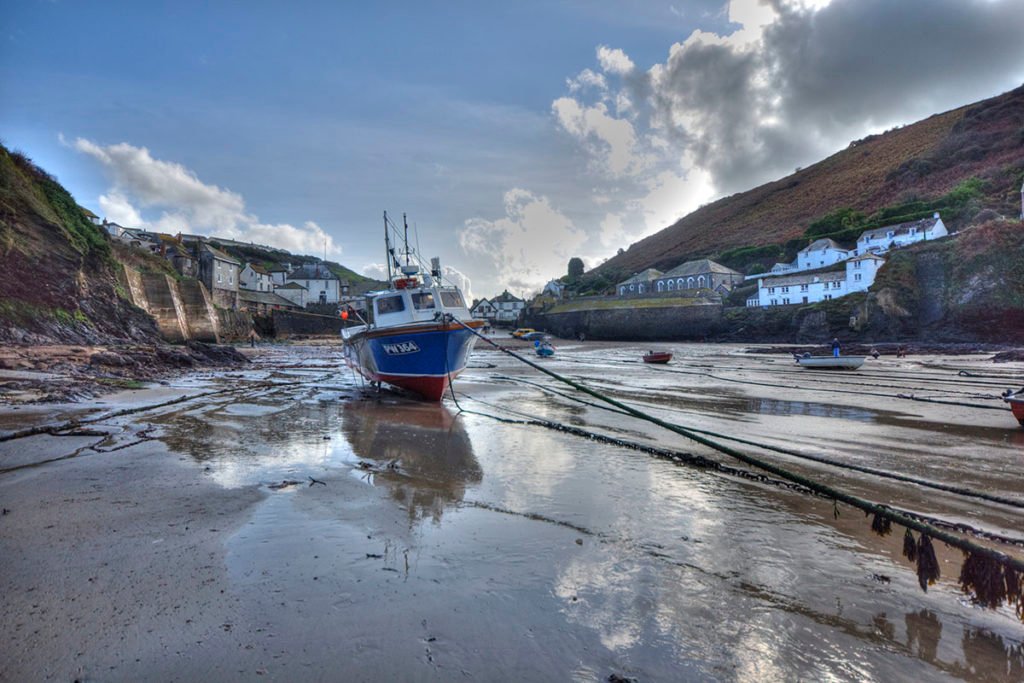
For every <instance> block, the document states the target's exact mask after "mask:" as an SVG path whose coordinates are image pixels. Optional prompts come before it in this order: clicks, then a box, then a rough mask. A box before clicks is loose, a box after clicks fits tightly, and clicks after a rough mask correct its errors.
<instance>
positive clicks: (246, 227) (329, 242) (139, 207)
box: [62, 136, 341, 257]
mask: <svg viewBox="0 0 1024 683" xmlns="http://www.w3.org/2000/svg"><path fill="white" fill-rule="evenodd" d="M62 142H63V136H62ZM72 147H73V148H74V149H76V150H78V151H79V152H81V153H83V154H86V155H88V156H90V157H92V158H93V159H95V160H96V161H98V162H99V163H100V164H101V165H102V166H103V168H104V170H105V171H106V172H107V173H108V174H109V176H110V179H111V182H112V183H113V185H112V187H111V188H110V190H109V191H108V192H107V193H106V194H103V195H101V196H100V198H99V204H100V208H101V209H102V210H103V211H104V212H105V213H106V214H107V217H108V218H110V219H111V220H113V221H114V222H116V223H120V224H122V225H127V226H131V227H149V228H151V229H154V230H159V231H162V232H170V233H177V232H186V233H188V232H191V233H197V234H205V235H216V236H218V237H225V238H228V239H235V240H239V241H245V242H255V243H258V244H267V245H270V246H274V247H279V248H282V249H287V250H289V251H291V252H294V253H298V254H321V253H323V252H324V249H325V246H326V251H327V254H328V255H329V256H334V257H337V256H340V254H341V247H340V246H339V245H337V244H336V243H335V242H334V239H333V238H332V237H331V236H330V235H328V234H327V233H326V232H325V231H324V230H323V228H321V227H320V226H319V225H317V224H316V223H314V222H313V221H305V222H304V223H302V225H301V226H295V225H291V224H289V223H263V222H261V221H260V220H259V218H258V217H257V216H255V215H253V214H250V213H248V212H246V210H245V201H244V200H243V199H242V196H241V195H239V194H237V193H235V192H231V191H230V190H227V189H223V188H221V187H218V186H216V185H210V184H207V183H204V182H203V181H201V180H200V179H199V178H198V177H197V176H196V174H195V173H194V172H192V171H191V170H190V169H188V168H186V167H185V166H183V165H181V164H178V163H174V162H170V161H163V160H160V159H155V158H154V157H153V156H152V155H151V154H150V153H149V150H148V149H146V148H145V147H136V146H134V145H130V144H128V143H126V142H122V143H118V144H115V145H107V146H103V145H99V144H97V143H95V142H92V141H91V140H86V139H83V138H78V139H76V140H75V141H74V143H73V144H72ZM154 214H156V215H155V216H154ZM147 215H148V216H150V218H148V219H147V218H146V216H147Z"/></svg>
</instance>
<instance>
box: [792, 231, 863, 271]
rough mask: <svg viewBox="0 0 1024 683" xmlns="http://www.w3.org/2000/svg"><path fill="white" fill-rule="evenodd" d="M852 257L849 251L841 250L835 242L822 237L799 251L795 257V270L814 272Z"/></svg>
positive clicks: (852, 253)
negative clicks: (816, 269)
mask: <svg viewBox="0 0 1024 683" xmlns="http://www.w3.org/2000/svg"><path fill="white" fill-rule="evenodd" d="M853 255H854V252H852V251H850V250H849V249H843V248H842V247H841V246H839V245H838V244H836V243H835V241H833V240H831V239H829V238H827V237H823V238H822V239H820V240H814V241H813V242H811V243H810V244H808V245H807V246H806V247H804V248H803V249H801V250H800V251H799V252H798V253H797V255H796V270H814V269H815V268H824V267H825V266H831V265H832V264H833V263H839V262H840V261H845V260H846V259H848V258H850V257H851V256H853Z"/></svg>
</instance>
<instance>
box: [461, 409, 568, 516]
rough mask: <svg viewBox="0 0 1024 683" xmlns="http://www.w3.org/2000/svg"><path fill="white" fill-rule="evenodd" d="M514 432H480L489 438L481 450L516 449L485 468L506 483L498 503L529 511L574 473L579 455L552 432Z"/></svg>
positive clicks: (523, 429) (490, 460)
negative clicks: (512, 433)
mask: <svg viewBox="0 0 1024 683" xmlns="http://www.w3.org/2000/svg"><path fill="white" fill-rule="evenodd" d="M513 429H515V430H516V432H517V433H516V434H514V435H509V434H508V433H507V432H506V430H482V432H483V433H484V434H487V435H488V439H486V440H485V443H484V444H483V447H489V448H491V449H492V450H493V451H497V452H499V453H504V452H506V451H509V450H512V449H514V450H515V452H514V453H509V457H498V458H489V459H488V463H487V467H488V470H489V472H493V474H494V475H496V476H497V477H499V478H500V479H502V480H503V481H505V482H508V483H509V485H508V486H505V487H504V488H503V490H502V492H501V499H500V504H501V505H502V506H504V507H507V508H509V509H512V510H529V509H531V508H532V506H533V504H534V503H536V501H537V500H538V499H544V498H550V497H551V496H553V495H554V494H555V492H556V491H557V490H558V488H559V486H560V484H561V483H562V481H563V480H564V479H566V478H567V477H569V476H570V475H571V474H572V473H573V471H574V470H575V464H574V459H575V458H576V457H578V456H577V455H574V453H573V452H572V451H570V450H569V449H568V448H567V444H566V442H565V440H564V439H559V438H558V435H556V434H555V433H553V432H546V431H542V430H539V429H536V428H531V427H526V428H513ZM526 430H530V431H528V432H527V431H526ZM510 436H511V437H512V438H510ZM475 440H476V433H474V441H475ZM488 441H489V443H487V442H488Z"/></svg>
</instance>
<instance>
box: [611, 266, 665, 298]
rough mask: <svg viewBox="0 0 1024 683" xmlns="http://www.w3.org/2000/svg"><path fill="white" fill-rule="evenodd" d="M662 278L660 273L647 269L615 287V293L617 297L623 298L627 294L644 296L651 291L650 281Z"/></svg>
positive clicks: (654, 269)
mask: <svg viewBox="0 0 1024 683" xmlns="http://www.w3.org/2000/svg"><path fill="white" fill-rule="evenodd" d="M661 276H662V272H661V271H660V270H657V269H656V268H648V269H647V270H645V271H643V272H640V273H636V274H635V275H633V277H631V278H629V279H628V280H623V281H622V282H620V283H619V284H617V285H615V291H617V292H618V293H619V296H625V295H627V294H644V293H645V292H650V291H651V287H652V286H651V281H653V280H655V279H657V278H659V277H661Z"/></svg>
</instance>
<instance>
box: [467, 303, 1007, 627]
mask: <svg viewBox="0 0 1024 683" xmlns="http://www.w3.org/2000/svg"><path fill="white" fill-rule="evenodd" d="M454 320H455V322H457V323H458V324H460V325H462V327H464V328H465V329H467V330H469V331H470V332H471V333H472V334H474V335H476V336H477V337H479V338H480V339H483V340H484V341H485V342H486V343H487V344H490V345H491V346H493V347H495V348H496V349H498V350H499V351H501V352H503V353H505V354H507V355H509V356H511V357H513V358H515V359H516V360H518V361H520V362H522V363H524V364H526V365H529V366H530V367H532V368H534V369H535V370H538V371H540V372H542V373H544V374H545V375H548V376H549V377H552V378H554V379H556V380H558V381H559V382H562V383H564V384H567V385H568V386H571V387H573V388H574V389H576V390H577V391H580V392H582V393H584V394H587V395H589V396H591V397H593V398H596V399H598V400H600V401H603V402H605V403H607V404H609V405H612V406H614V407H616V408H618V409H619V410H621V411H623V412H625V413H627V414H629V415H631V416H633V417H636V418H638V419H641V420H644V421H646V422H650V423H651V424H654V425H657V426H659V427H662V428H663V429H667V430H668V431H671V432H673V433H676V434H679V435H680V436H684V437H686V438H688V439H690V440H692V441H695V442H696V443H699V444H701V445H703V446H706V447H708V448H711V449H712V450H715V451H717V452H719V453H722V454H723V455H727V456H729V457H731V458H734V459H736V460H739V461H740V462H742V463H744V464H747V465H750V466H752V467H756V468H758V469H761V470H764V471H766V472H770V473H771V474H773V475H775V476H777V477H780V478H782V479H785V480H788V481H791V482H794V483H796V484H799V485H801V486H803V487H805V488H806V489H808V490H810V491H813V492H815V493H817V494H820V495H822V496H825V497H827V498H830V499H832V500H833V502H834V503H836V504H838V503H839V502H843V503H846V504H847V505H850V506H852V507H855V508H857V509H859V510H862V511H864V513H865V514H867V515H873V519H872V524H871V528H872V530H873V531H875V532H876V533H878V534H879V535H881V536H885V535H888V534H889V533H890V532H891V523H892V522H896V523H897V524H900V525H901V526H903V527H906V534H905V536H904V555H905V556H906V557H907V559H909V560H910V561H911V562H916V564H917V575H918V583H919V585H920V586H921V588H922V590H925V591H927V590H928V586H929V585H931V584H934V583H935V581H936V580H937V579H938V578H939V565H938V561H937V559H936V557H935V550H934V548H933V546H932V542H931V539H932V538H935V539H938V540H940V541H942V542H943V543H945V544H946V545H948V546H951V547H954V548H958V549H960V550H961V551H963V552H964V554H965V555H966V556H967V557H966V559H965V561H964V564H963V567H962V569H961V573H960V586H961V588H962V589H963V590H965V591H972V592H973V594H974V598H975V601H976V602H978V603H979V604H981V605H984V606H986V607H996V606H999V605H1002V604H1003V603H1010V604H1013V605H1016V611H1017V614H1018V616H1019V617H1020V618H1021V619H1022V620H1024V560H1020V559H1017V558H1015V557H1011V556H1009V555H1007V554H1006V553H1003V552H1000V551H997V550H993V549H992V548H987V547H985V546H982V545H979V544H977V543H974V542H973V541H970V540H968V539H965V538H962V537H960V536H956V535H954V534H951V533H948V532H946V531H943V530H941V529H939V528H937V527H935V526H934V525H931V524H928V523H925V522H922V521H919V520H917V519H913V518H912V517H910V516H908V515H906V514H904V513H902V512H900V511H897V510H895V509H893V508H891V507H889V506H886V505H881V504H879V503H876V502H874V501H871V500H867V499H865V498H861V497H859V496H855V495H852V494H849V493H846V492H845V491H841V490H839V489H837V488H835V487H833V486H829V485H827V484H821V483H819V482H816V481H814V480H813V479H811V478H809V477H805V476H803V475H800V474H796V473H795V472H790V471H788V470H786V469H785V468H783V467H780V466H778V465H775V464H773V463H770V462H768V461H766V460H763V459H761V458H758V457H755V456H752V455H749V454H747V453H743V452H742V451H739V450H737V449H735V448H733V447H731V446H728V445H725V444H721V443H718V442H716V441H714V440H712V439H710V438H708V437H707V436H705V435H703V434H700V433H698V432H696V431H694V430H693V429H691V428H688V427H684V426H681V425H676V424H672V423H670V422H666V421H664V420H661V419H659V418H657V417H654V416H653V415H649V414H647V413H644V412H643V411H640V410H637V409H635V408H633V407H631V406H629V405H627V404H625V403H622V402H621V401H617V400H616V399H613V398H610V397H608V396H605V395H603V394H601V393H600V392H597V391H594V390H593V389H590V388H589V387H587V386H585V385H583V384H580V383H579V382H576V381H573V380H571V379H569V378H567V377H563V376H562V375H559V374H558V373H556V372H553V371H552V370H549V369H547V368H545V367H543V366H541V365H539V364H537V363H534V362H533V361H530V360H528V359H526V358H523V357H522V356H520V355H519V354H517V353H514V352H513V351H510V350H509V349H506V348H504V347H502V346H501V345H499V344H497V343H496V342H494V341H492V340H490V339H488V338H487V337H485V336H484V335H482V334H480V333H478V332H477V331H476V330H474V329H473V328H471V327H469V326H468V325H466V324H464V323H462V322H461V321H459V320H457V319H454ZM837 512H838V509H837ZM911 529H913V530H916V531H917V532H918V533H919V534H920V538H919V539H918V540H916V541H915V539H914V537H913V534H912V533H911Z"/></svg>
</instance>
